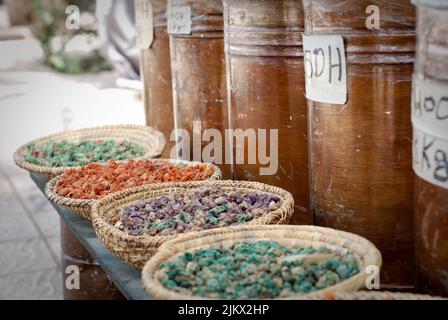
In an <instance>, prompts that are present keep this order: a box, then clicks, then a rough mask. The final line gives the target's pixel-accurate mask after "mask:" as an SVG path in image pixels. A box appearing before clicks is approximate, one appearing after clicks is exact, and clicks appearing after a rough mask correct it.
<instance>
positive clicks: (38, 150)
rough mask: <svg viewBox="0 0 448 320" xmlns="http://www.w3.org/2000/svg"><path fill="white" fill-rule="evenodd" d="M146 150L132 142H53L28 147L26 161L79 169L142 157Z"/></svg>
mask: <svg viewBox="0 0 448 320" xmlns="http://www.w3.org/2000/svg"><path fill="white" fill-rule="evenodd" d="M144 154H145V151H144V149H143V148H142V147H141V146H139V145H138V144H136V143H134V142H130V141H126V140H125V141H122V142H116V141H114V140H103V141H86V140H84V141H80V142H78V143H72V142H69V141H67V140H61V141H53V142H49V143H46V144H44V145H41V146H36V145H34V144H29V145H27V150H26V152H25V153H24V159H25V161H27V162H30V163H33V164H36V165H40V166H46V167H77V166H84V165H86V164H89V163H91V162H101V163H105V162H107V161H109V160H127V159H133V158H138V157H142V156H143V155H144Z"/></svg>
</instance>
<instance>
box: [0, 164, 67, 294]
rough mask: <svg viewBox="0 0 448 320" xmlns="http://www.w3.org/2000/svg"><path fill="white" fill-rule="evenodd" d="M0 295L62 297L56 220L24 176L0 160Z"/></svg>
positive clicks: (25, 175) (31, 183) (41, 197)
mask: <svg viewBox="0 0 448 320" xmlns="http://www.w3.org/2000/svg"><path fill="white" fill-rule="evenodd" d="M0 288H1V290H0V299H62V274H61V271H60V247H59V218H58V215H57V213H56V212H55V211H54V209H53V208H52V207H51V206H50V205H49V203H48V201H47V200H46V199H45V197H44V196H43V194H42V193H41V192H40V190H39V189H38V188H37V187H36V186H35V185H34V183H33V182H32V181H31V178H30V177H29V175H28V174H27V173H26V172H25V171H23V170H20V169H18V168H16V167H15V166H14V165H13V164H12V163H11V162H10V161H6V160H4V161H1V162H0Z"/></svg>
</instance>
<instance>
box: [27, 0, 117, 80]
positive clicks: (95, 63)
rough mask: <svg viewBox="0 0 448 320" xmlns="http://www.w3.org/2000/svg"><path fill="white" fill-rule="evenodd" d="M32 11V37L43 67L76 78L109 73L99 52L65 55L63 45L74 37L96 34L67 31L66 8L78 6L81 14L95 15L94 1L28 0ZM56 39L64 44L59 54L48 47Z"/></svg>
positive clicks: (93, 33)
mask: <svg viewBox="0 0 448 320" xmlns="http://www.w3.org/2000/svg"><path fill="white" fill-rule="evenodd" d="M30 5H31V9H32V11H33V15H34V20H35V23H34V30H33V31H34V34H35V36H36V37H37V39H38V40H39V41H40V43H41V46H42V49H43V51H44V54H45V64H47V65H48V66H50V67H51V68H53V69H55V70H57V71H59V72H62V73H69V74H79V73H84V72H100V71H103V70H109V69H110V65H109V64H108V63H107V61H106V60H105V59H104V58H103V57H102V55H101V53H100V52H99V50H94V51H93V52H92V53H91V54H89V56H86V57H82V56H81V57H78V56H75V57H74V56H70V55H68V54H67V53H66V51H65V47H66V44H67V43H68V42H69V41H70V39H72V38H73V37H74V36H76V35H80V34H92V35H96V31H95V30H89V29H84V28H82V27H81V28H80V29H78V30H68V29H67V28H66V25H65V22H66V19H67V15H66V12H65V10H66V8H67V6H69V5H76V6H78V8H79V10H80V13H82V12H90V13H93V12H94V11H95V1H87V0H71V1H68V0H56V1H50V0H30ZM55 37H60V39H61V40H62V41H63V43H62V46H61V48H60V49H58V50H54V49H52V47H51V41H52V40H53V39H54V38H55Z"/></svg>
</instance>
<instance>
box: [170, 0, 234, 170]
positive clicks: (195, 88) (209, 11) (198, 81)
mask: <svg viewBox="0 0 448 320" xmlns="http://www.w3.org/2000/svg"><path fill="white" fill-rule="evenodd" d="M172 5H173V7H189V8H190V10H191V17H188V19H190V21H191V33H188V34H177V33H171V34H170V47H171V71H172V81H173V106H174V113H175V128H176V129H179V130H181V129H183V130H186V132H188V134H189V137H190V143H189V144H190V148H189V149H190V150H189V152H186V151H188V150H185V148H184V150H182V154H181V155H180V156H179V158H183V159H187V160H204V161H205V160H206V159H202V154H201V153H202V151H204V152H206V150H203V149H204V148H205V147H207V146H210V143H212V142H213V141H214V140H213V139H210V141H201V140H207V139H208V138H206V137H203V136H202V133H203V132H204V131H205V130H206V129H216V130H218V132H219V134H220V138H221V141H222V143H221V146H222V147H221V148H220V150H222V152H221V156H217V155H215V154H212V153H211V152H210V154H212V155H213V156H214V159H213V162H214V163H215V164H217V165H218V166H219V167H220V168H221V170H222V171H223V177H224V178H230V176H231V174H230V165H225V164H224V163H225V141H224V140H225V129H226V128H227V127H228V116H227V106H226V103H225V101H224V100H225V96H226V78H225V59H224V31H223V29H224V22H223V17H222V2H221V0H196V1H192V0H176V1H172ZM194 123H196V125H197V126H196V127H195V130H193V126H194ZM193 131H194V132H193ZM193 135H195V138H194V139H193ZM194 145H195V147H193V146H194ZM178 146H179V144H178ZM179 153H180V151H179ZM188 153H189V154H188Z"/></svg>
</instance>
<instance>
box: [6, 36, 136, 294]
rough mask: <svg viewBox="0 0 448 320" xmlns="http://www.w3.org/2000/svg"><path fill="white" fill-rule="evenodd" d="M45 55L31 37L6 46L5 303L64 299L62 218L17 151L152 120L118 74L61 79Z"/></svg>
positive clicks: (106, 73)
mask: <svg viewBox="0 0 448 320" xmlns="http://www.w3.org/2000/svg"><path fill="white" fill-rule="evenodd" d="M0 31H1V34H2V37H0V38H1V39H4V34H5V33H6V34H7V30H6V31H5V29H0ZM41 58H42V51H41V49H40V47H39V45H38V43H37V42H36V41H35V40H33V39H31V38H27V39H22V40H7V41H0V137H1V138H0V139H1V143H0V299H62V275H61V270H60V249H59V218H58V216H57V214H56V212H55V211H54V210H53V208H52V207H51V205H50V204H49V203H48V202H47V200H46V199H45V197H44V196H43V195H42V194H41V192H40V191H39V190H38V189H37V187H36V186H35V185H34V184H33V182H32V181H31V179H30V177H29V175H28V173H27V172H25V171H23V170H21V169H18V168H16V167H15V166H14V164H13V163H12V154H13V152H14V151H15V150H16V149H17V148H18V147H19V146H21V145H22V144H24V143H27V142H28V141H30V140H33V139H36V138H38V137H41V136H44V135H48V134H51V133H55V132H58V131H61V130H66V129H77V128H82V127H89V126H97V125H103V124H122V123H130V124H143V123H144V112H143V107H142V105H141V101H140V97H139V94H138V93H136V91H132V90H128V89H120V88H116V87H115V76H114V74H113V73H112V72H104V73H101V74H97V75H77V76H67V75H61V74H58V73H55V72H53V71H51V70H50V69H49V68H47V67H45V66H43V65H42V64H41V63H40V60H41Z"/></svg>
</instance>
